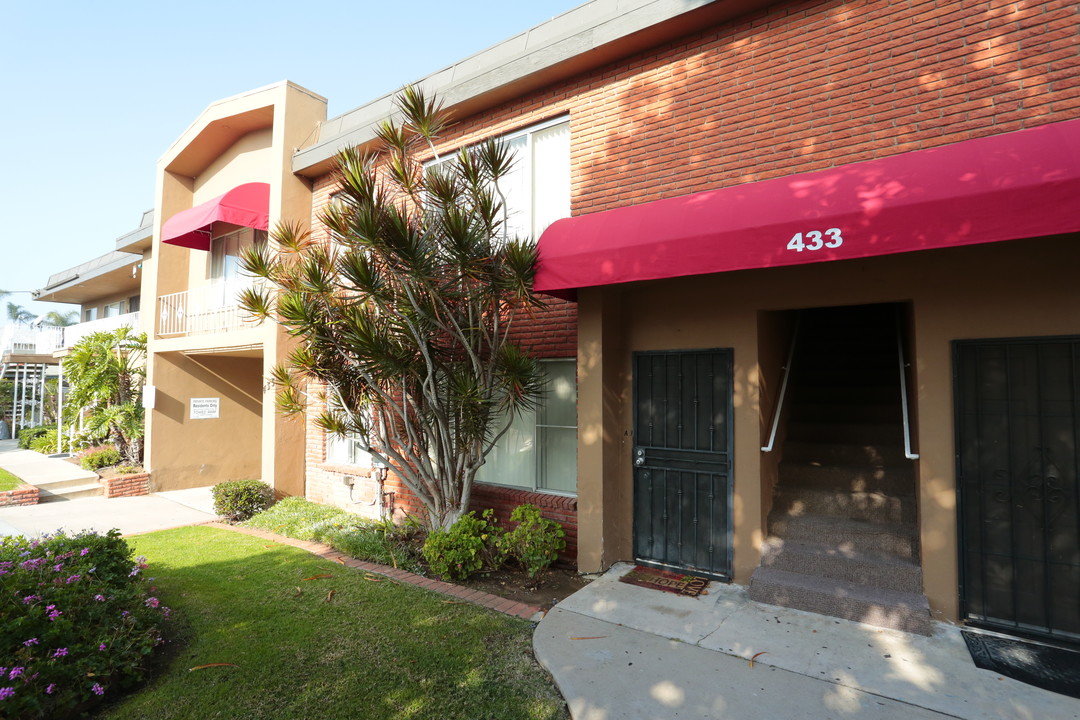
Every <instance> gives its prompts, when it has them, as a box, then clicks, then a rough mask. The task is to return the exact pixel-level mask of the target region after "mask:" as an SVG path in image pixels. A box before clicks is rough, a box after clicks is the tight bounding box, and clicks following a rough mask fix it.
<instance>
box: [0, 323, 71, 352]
mask: <svg viewBox="0 0 1080 720" xmlns="http://www.w3.org/2000/svg"><path fill="white" fill-rule="evenodd" d="M63 343H64V328H60V327H35V326H33V325H27V324H26V323H11V324H8V325H5V326H4V327H3V328H0V355H9V354H14V355H51V354H52V353H53V352H54V351H55V350H59V349H60V348H61V347H63Z"/></svg>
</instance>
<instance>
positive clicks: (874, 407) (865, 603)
mask: <svg viewBox="0 0 1080 720" xmlns="http://www.w3.org/2000/svg"><path fill="white" fill-rule="evenodd" d="M906 314H907V313H906V307H905V306H904V305H900V304H876V305H857V306H848V307H829V308H813V309H809V310H802V311H798V312H797V313H796V315H797V318H796V320H795V322H794V325H795V331H794V333H793V339H792V348H791V353H790V356H789V360H788V362H787V363H786V365H787V368H786V372H787V376H786V380H785V383H784V384H785V387H786V392H785V393H784V394H783V397H782V399H781V401H780V402H779V403H778V405H779V407H778V409H777V410H776V412H777V413H779V414H778V416H777V423H776V425H775V426H774V427H778V428H780V430H781V432H780V433H779V434H778V435H777V436H776V444H775V446H773V442H772V439H770V441H769V443H768V445H767V446H766V447H763V448H762V450H763V452H766V453H779V458H778V461H777V464H776V468H777V470H776V478H777V481H776V486H775V488H774V492H773V496H772V498H771V511H770V512H769V515H768V535H767V537H766V539H765V542H764V543H763V546H762V557H761V566H760V567H759V568H757V570H755V571H754V574H753V576H752V577H751V586H750V596H751V597H752V598H753V599H755V600H758V601H760V602H767V603H772V604H776V605H784V606H787V607H795V608H798V609H802V610H809V611H811V612H819V613H823V614H827V615H834V616H837V617H843V618H846V619H849V620H856V621H859V622H867V623H871V624H876V625H881V626H885V627H894V628H898V629H902V630H906V631H909V632H918V633H923V634H929V628H930V625H929V621H930V616H929V604H928V601H927V599H926V596H925V595H924V594H923V586H922V567H921V563H920V558H919V542H918V537H919V532H918V518H917V510H918V502H917V499H916V498H917V495H916V492H915V464H914V461H915V459H916V455H915V453H914V452H913V451H912V448H911V445H912V440H911V438H912V435H913V433H912V427H913V423H912V422H911V418H912V417H913V413H912V408H911V406H910V403H909V397H908V392H907V386H908V372H909V370H908V368H907V362H906V360H905V356H906V355H907V354H908V353H907V351H906V345H907V342H906V337H905V336H906V325H907V323H906ZM770 410H771V409H770Z"/></svg>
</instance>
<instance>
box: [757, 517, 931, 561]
mask: <svg viewBox="0 0 1080 720" xmlns="http://www.w3.org/2000/svg"><path fill="white" fill-rule="evenodd" d="M768 523H769V533H770V534H771V535H776V536H778V537H782V538H784V539H785V540H789V541H794V542H806V543H817V544H823V545H831V546H833V547H837V548H839V549H841V550H843V551H850V552H863V553H887V554H889V555H892V556H894V557H896V558H898V559H902V560H909V561H915V562H918V561H919V539H918V531H917V529H916V527H915V526H914V525H912V524H903V523H876V522H869V521H866V520H854V519H852V518H840V517H830V516H828V515H787V514H784V513H779V512H775V511H774V512H772V513H769V519H768Z"/></svg>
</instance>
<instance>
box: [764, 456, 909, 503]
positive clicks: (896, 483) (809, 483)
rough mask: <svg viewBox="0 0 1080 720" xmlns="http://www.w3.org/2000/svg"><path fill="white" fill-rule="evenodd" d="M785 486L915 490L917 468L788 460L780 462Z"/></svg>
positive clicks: (899, 492) (905, 492) (781, 481)
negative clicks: (817, 463) (821, 463)
mask: <svg viewBox="0 0 1080 720" xmlns="http://www.w3.org/2000/svg"><path fill="white" fill-rule="evenodd" d="M779 485H780V486H781V487H800V488H807V489H817V490H838V491H841V492H883V493H887V494H893V495H914V494H915V470H914V468H912V467H911V465H910V464H909V465H896V466H886V465H883V466H879V467H868V466H866V465H814V464H811V463H800V462H794V461H789V460H784V461H782V462H781V463H780V466H779Z"/></svg>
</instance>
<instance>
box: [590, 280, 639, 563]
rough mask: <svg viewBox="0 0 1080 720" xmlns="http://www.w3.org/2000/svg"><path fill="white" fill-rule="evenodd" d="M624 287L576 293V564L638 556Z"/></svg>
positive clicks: (613, 560) (609, 561) (591, 289)
mask: <svg viewBox="0 0 1080 720" xmlns="http://www.w3.org/2000/svg"><path fill="white" fill-rule="evenodd" d="M623 327H624V315H623V306H622V298H621V293H620V292H619V290H618V289H613V288H604V289H598V288H588V289H584V290H581V291H579V293H578V568H579V569H580V570H581V571H582V572H597V571H600V570H604V569H606V568H608V567H610V565H611V564H612V563H613V562H615V561H618V560H629V559H631V558H632V556H633V548H632V533H633V489H632V486H631V482H630V477H631V472H630V445H629V444H630V443H631V442H632V440H631V438H630V437H629V433H630V427H629V421H628V420H627V419H626V418H627V407H628V403H629V400H628V398H627V397H625V394H626V392H627V391H628V388H629V387H630V382H629V367H630V365H629V355H628V352H627V349H626V342H625V335H624V330H623Z"/></svg>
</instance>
